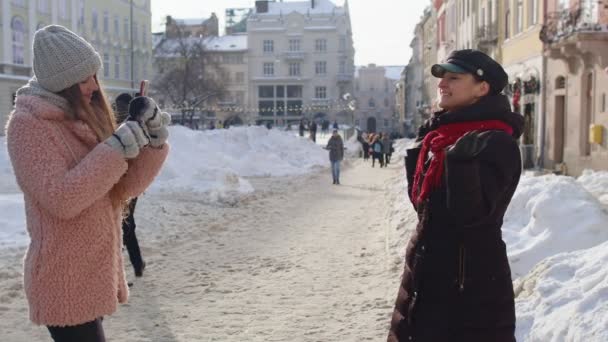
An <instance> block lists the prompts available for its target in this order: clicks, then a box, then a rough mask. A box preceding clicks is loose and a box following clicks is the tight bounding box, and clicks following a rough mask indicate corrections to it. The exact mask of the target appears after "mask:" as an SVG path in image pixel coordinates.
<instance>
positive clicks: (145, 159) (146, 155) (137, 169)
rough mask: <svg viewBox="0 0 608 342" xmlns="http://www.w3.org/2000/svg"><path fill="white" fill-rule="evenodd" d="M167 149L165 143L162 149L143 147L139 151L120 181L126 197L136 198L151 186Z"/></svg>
mask: <svg viewBox="0 0 608 342" xmlns="http://www.w3.org/2000/svg"><path fill="white" fill-rule="evenodd" d="M169 149H170V146H169V144H168V143H165V144H164V145H163V146H162V148H158V149H156V148H151V147H145V148H143V149H142V150H141V152H140V153H139V155H138V156H137V158H135V159H134V160H133V161H132V162H131V164H130V165H129V170H128V171H127V173H126V174H125V175H124V177H123V178H122V179H121V180H120V185H122V186H123V187H124V189H125V192H126V194H127V196H129V197H137V196H139V195H140V194H141V193H142V192H144V190H146V189H147V188H148V186H150V184H152V181H154V178H155V177H156V176H157V175H158V173H159V172H160V170H161V167H162V166H163V163H164V162H165V159H167V155H168V154H169Z"/></svg>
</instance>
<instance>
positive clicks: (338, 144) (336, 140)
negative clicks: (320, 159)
mask: <svg viewBox="0 0 608 342" xmlns="http://www.w3.org/2000/svg"><path fill="white" fill-rule="evenodd" d="M325 149H327V150H329V161H330V162H331V175H332V178H333V181H334V184H337V185H339V184H340V162H341V161H342V159H344V142H343V141H342V137H341V136H340V134H338V130H337V129H334V130H333V132H332V135H331V137H330V138H329V141H328V142H327V146H326V147H325Z"/></svg>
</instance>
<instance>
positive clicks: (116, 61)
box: [114, 55, 120, 80]
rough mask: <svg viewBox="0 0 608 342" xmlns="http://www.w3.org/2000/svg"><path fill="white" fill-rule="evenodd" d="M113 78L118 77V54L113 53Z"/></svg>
mask: <svg viewBox="0 0 608 342" xmlns="http://www.w3.org/2000/svg"><path fill="white" fill-rule="evenodd" d="M114 78H115V79H117V80H118V79H120V55H114Z"/></svg>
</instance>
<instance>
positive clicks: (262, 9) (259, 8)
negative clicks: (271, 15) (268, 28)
mask: <svg viewBox="0 0 608 342" xmlns="http://www.w3.org/2000/svg"><path fill="white" fill-rule="evenodd" d="M255 11H256V13H268V0H257V1H256V2H255Z"/></svg>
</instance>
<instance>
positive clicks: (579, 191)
mask: <svg viewBox="0 0 608 342" xmlns="http://www.w3.org/2000/svg"><path fill="white" fill-rule="evenodd" d="M502 231H503V238H504V240H505V242H506V244H507V248H508V252H509V260H510V262H511V270H512V272H513V278H517V277H521V276H523V275H525V274H526V273H528V272H529V271H530V270H531V269H532V267H534V265H536V264H537V263H538V262H540V261H541V260H542V259H544V258H546V257H548V256H552V255H555V254H557V253H560V252H569V251H575V250H579V249H584V248H589V247H593V246H595V245H597V244H600V243H602V242H604V241H606V240H608V214H607V213H606V212H605V211H604V209H603V208H602V206H601V205H600V203H599V202H598V201H597V200H596V199H595V198H594V197H593V196H592V195H591V194H589V193H588V192H587V191H585V189H584V188H583V187H582V186H581V185H580V184H579V183H578V182H577V181H576V180H575V179H574V178H572V177H565V176H555V175H548V176H541V177H522V179H521V181H520V183H519V186H518V188H517V191H516V192H515V195H514V196H513V199H512V200H511V204H510V206H509V209H508V210H507V213H506V215H505V220H504V225H503V228H502Z"/></svg>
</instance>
